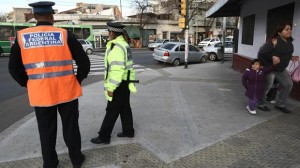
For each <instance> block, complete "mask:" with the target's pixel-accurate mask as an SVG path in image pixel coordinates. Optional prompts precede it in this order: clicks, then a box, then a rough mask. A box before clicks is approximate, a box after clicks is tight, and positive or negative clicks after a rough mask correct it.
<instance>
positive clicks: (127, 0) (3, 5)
mask: <svg viewBox="0 0 300 168" xmlns="http://www.w3.org/2000/svg"><path fill="white" fill-rule="evenodd" d="M37 1H39V0H0V13H8V12H11V11H12V10H13V7H19V8H28V7H30V6H28V4H29V3H33V2H37ZM44 1H52V2H55V5H54V6H53V8H54V9H57V10H58V12H62V11H65V10H69V9H72V8H75V7H76V3H78V2H83V3H93V4H106V5H118V6H119V8H120V2H121V5H122V13H123V15H124V16H127V15H130V14H132V9H130V7H131V5H132V3H131V0H44Z"/></svg>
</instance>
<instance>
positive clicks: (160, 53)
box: [153, 42, 207, 66]
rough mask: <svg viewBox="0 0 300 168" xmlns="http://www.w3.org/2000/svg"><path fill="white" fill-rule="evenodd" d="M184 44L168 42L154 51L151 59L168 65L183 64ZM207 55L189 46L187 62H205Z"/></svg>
mask: <svg viewBox="0 0 300 168" xmlns="http://www.w3.org/2000/svg"><path fill="white" fill-rule="evenodd" d="M184 53H185V44H184V43H183V42H168V43H166V44H163V45H162V46H160V47H159V48H156V49H154V52H153V58H154V59H155V60H157V61H158V62H164V63H170V64H173V65H174V66H178V65H180V64H182V63H184V60H185V59H184V58H185V57H184ZM206 57H207V54H206V53H205V52H203V51H200V50H199V49H198V48H196V47H194V46H192V45H189V52H188V62H201V63H204V62H206Z"/></svg>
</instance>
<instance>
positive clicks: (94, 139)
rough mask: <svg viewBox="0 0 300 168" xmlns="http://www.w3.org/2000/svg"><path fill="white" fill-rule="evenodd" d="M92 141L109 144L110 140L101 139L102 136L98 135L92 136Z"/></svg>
mask: <svg viewBox="0 0 300 168" xmlns="http://www.w3.org/2000/svg"><path fill="white" fill-rule="evenodd" d="M91 142H92V143H94V144H109V143H110V140H106V141H104V140H102V139H100V136H97V137H96V138H92V139H91Z"/></svg>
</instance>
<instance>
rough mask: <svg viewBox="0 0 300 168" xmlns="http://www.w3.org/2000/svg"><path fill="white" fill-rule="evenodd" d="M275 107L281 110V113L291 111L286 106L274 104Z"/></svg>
mask: <svg viewBox="0 0 300 168" xmlns="http://www.w3.org/2000/svg"><path fill="white" fill-rule="evenodd" d="M275 108H277V109H278V110H280V111H282V112H283V113H287V114H289V113H292V111H291V110H289V109H288V108H286V107H279V106H275Z"/></svg>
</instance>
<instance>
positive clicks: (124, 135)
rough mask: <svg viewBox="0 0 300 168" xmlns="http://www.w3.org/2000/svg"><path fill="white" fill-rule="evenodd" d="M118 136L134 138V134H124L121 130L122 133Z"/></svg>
mask: <svg viewBox="0 0 300 168" xmlns="http://www.w3.org/2000/svg"><path fill="white" fill-rule="evenodd" d="M117 137H120V138H123V137H128V138H133V137H134V135H127V134H124V133H123V132H120V133H118V134H117Z"/></svg>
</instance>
